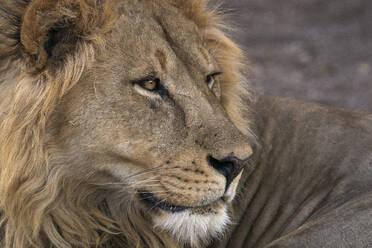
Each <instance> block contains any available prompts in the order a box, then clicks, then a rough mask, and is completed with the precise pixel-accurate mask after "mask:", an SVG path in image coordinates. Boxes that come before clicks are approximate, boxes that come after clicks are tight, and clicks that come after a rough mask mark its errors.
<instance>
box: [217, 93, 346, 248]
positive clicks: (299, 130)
mask: <svg viewBox="0 0 372 248" xmlns="http://www.w3.org/2000/svg"><path fill="white" fill-rule="evenodd" d="M279 101H280V100H278V102H277V100H275V99H273V98H258V101H257V105H256V109H254V111H255V112H256V113H258V115H257V119H256V126H257V130H256V133H257V134H258V137H259V142H260V148H256V150H255V154H254V156H253V158H252V160H251V161H250V163H249V164H248V165H247V168H246V169H245V174H244V175H243V177H242V181H241V193H240V195H238V196H237V199H236V200H235V202H234V211H235V218H236V220H235V223H238V224H237V225H236V226H234V227H233V228H232V229H233V230H232V231H231V233H230V234H229V235H228V236H227V237H226V239H225V240H223V241H222V242H219V245H218V246H217V247H234V248H237V247H255V248H258V247H262V246H264V245H265V244H267V243H268V242H270V241H272V240H273V239H274V238H276V237H278V236H280V235H283V234H286V233H288V232H290V231H293V230H294V229H295V228H297V227H299V226H300V225H302V224H303V223H304V222H305V221H306V220H307V219H308V218H310V217H311V216H312V215H313V214H314V212H315V209H317V208H319V206H320V205H323V204H325V203H326V202H327V200H328V199H329V197H330V196H331V194H333V193H332V192H333V191H332V190H333V188H332V187H331V186H330V185H336V184H337V183H336V182H335V181H337V180H339V179H340V177H341V176H339V175H336V174H335V173H334V170H333V168H334V167H333V165H332V163H327V156H326V155H325V154H324V153H323V151H322V149H323V148H322V147H315V146H308V145H307V144H311V142H310V143H308V140H310V139H314V138H316V139H319V138H322V136H321V135H322V134H321V133H317V131H316V130H317V127H316V126H312V124H311V123H310V122H311V119H309V121H307V120H306V119H307V118H309V116H307V115H308V113H306V111H309V115H310V117H311V114H310V113H311V111H312V109H311V107H312V105H309V106H299V107H294V104H293V103H291V102H286V101H283V100H281V101H283V102H279ZM243 244H244V245H243ZM213 247H216V245H213Z"/></svg>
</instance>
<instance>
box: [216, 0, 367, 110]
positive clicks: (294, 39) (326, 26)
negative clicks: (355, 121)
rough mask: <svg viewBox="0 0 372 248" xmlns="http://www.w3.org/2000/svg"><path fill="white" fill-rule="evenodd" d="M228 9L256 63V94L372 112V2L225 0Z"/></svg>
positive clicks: (253, 81) (252, 78) (237, 35)
mask: <svg viewBox="0 0 372 248" xmlns="http://www.w3.org/2000/svg"><path fill="white" fill-rule="evenodd" d="M215 2H217V1H215ZM222 8H223V9H224V10H226V11H227V13H228V15H229V18H228V19H229V20H230V22H231V23H232V24H233V26H235V27H236V28H237V31H236V32H234V34H232V36H233V38H234V39H235V40H237V41H238V42H239V43H240V44H241V45H242V46H243V47H244V49H245V51H246V54H247V56H248V58H249V60H250V61H251V62H252V64H253V67H252V74H251V75H250V81H251V84H252V87H253V89H254V90H255V91H258V92H261V93H265V94H269V95H277V96H284V97H291V98H297V99H302V100H306V101H315V102H320V103H325V104H330V105H334V106H340V107H346V108H351V109H357V110H363V111H369V112H372V1H371V0H225V1H224V3H223V4H222Z"/></svg>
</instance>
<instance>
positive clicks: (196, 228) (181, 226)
mask: <svg viewBox="0 0 372 248" xmlns="http://www.w3.org/2000/svg"><path fill="white" fill-rule="evenodd" d="M154 224H155V228H156V229H159V230H161V231H166V232H168V233H171V234H172V236H173V237H174V238H175V239H176V240H177V241H178V242H180V243H182V244H189V245H191V246H193V247H197V246H199V245H200V244H206V243H209V241H210V239H211V238H216V237H217V238H218V237H220V236H222V234H223V232H224V230H225V229H226V226H227V225H229V224H230V217H229V215H228V214H227V210H226V207H225V206H223V207H222V208H220V209H219V210H218V213H217V214H202V215H201V214H196V213H192V211H191V210H185V211H182V212H179V213H167V214H164V215H162V216H158V217H155V218H154Z"/></svg>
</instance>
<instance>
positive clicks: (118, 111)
mask: <svg viewBox="0 0 372 248" xmlns="http://www.w3.org/2000/svg"><path fill="white" fill-rule="evenodd" d="M26 2H27V3H26ZM26 2H25V1H20V0H14V1H7V2H6V4H5V3H4V4H5V5H4V7H2V8H1V10H0V11H1V13H0V14H1V15H2V16H4V18H3V17H2V18H0V40H1V41H4V42H3V43H4V49H2V50H1V51H0V63H1V64H4V65H6V67H7V68H8V72H9V73H8V72H7V73H3V71H4V70H1V74H0V91H1V92H3V94H2V96H3V97H5V98H6V99H5V100H2V101H1V102H0V108H1V111H0V136H1V137H2V139H1V140H0V157H1V160H0V163H1V164H0V165H1V166H0V168H1V171H0V172H1V173H0V174H1V181H0V182H1V183H0V191H1V192H0V193H1V194H2V200H1V201H0V207H1V209H0V210H1V212H2V214H3V219H4V220H6V221H3V220H2V221H1V222H2V223H10V224H9V225H6V233H8V234H9V235H8V237H7V240H8V241H7V246H6V247H13V246H12V245H14V246H17V247H18V246H19V247H29V246H30V247H31V246H34V245H35V244H36V246H38V247H51V246H53V247H54V246H56V247H70V246H73V247H88V246H89V247H90V246H94V245H95V246H97V247H100V246H101V245H102V244H103V243H104V242H106V241H107V240H114V239H115V240H117V239H118V240H119V242H121V244H123V243H124V244H128V246H134V245H137V246H138V245H139V246H142V247H143V246H149V247H160V246H164V245H165V244H167V245H166V246H171V247H174V246H175V245H170V244H171V243H172V244H176V243H177V242H179V243H178V244H181V243H187V244H189V245H191V246H198V245H200V244H205V243H206V242H207V241H208V239H209V238H210V237H214V236H216V235H218V234H219V233H221V232H222V231H223V230H224V227H225V226H226V225H227V224H228V223H229V213H228V206H229V203H230V202H231V201H232V199H233V198H234V196H235V193H236V188H237V184H238V181H239V178H240V176H241V174H242V171H243V169H244V164H245V160H246V159H247V158H248V157H249V156H250V155H251V153H252V150H251V146H250V143H249V141H248V137H246V136H245V135H243V134H242V132H244V129H245V128H247V125H245V124H244V125H242V123H243V122H239V121H238V120H241V119H240V115H239V114H237V112H236V111H235V110H234V109H236V108H234V107H233V106H237V105H238V104H235V105H234V103H237V102H238V99H237V97H236V96H237V95H238V94H236V93H237V92H238V91H239V90H237V89H238V85H239V83H240V80H239V78H240V68H241V66H240V63H239V61H240V56H241V54H240V50H239V49H238V48H237V47H236V46H235V45H234V43H232V42H231V41H230V40H229V39H228V38H227V37H226V36H225V35H224V34H223V32H221V31H220V30H219V29H218V27H219V26H218V20H217V19H218V18H217V16H216V15H214V14H212V13H211V12H208V11H207V10H206V9H205V4H206V3H205V1H202V0H185V1H183V0H156V1H155V0H154V1H137V0H133V1H120V0H117V1H114V0H113V1H95V0H80V1H77V0H58V1H57V0H32V1H26ZM5 48H6V49H5ZM4 92H5V93H4ZM238 93H239V92H238ZM232 120H233V121H232ZM237 126H239V129H238V128H237ZM247 129H248V128H247ZM15 196H16V197H15ZM31 196H32V197H31ZM29 199H31V200H29ZM11 223H17V224H16V225H11ZM13 227H15V229H12V228H13ZM118 230H119V233H121V234H122V237H118V235H115V234H116V233H117V231H118ZM77 233H78V234H79V235H77ZM110 235H112V237H111V236H110ZM119 236H120V235H119ZM170 237H171V238H170ZM175 241H176V242H175ZM31 243H32V245H31Z"/></svg>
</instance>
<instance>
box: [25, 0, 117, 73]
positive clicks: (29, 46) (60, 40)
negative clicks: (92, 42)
mask: <svg viewBox="0 0 372 248" xmlns="http://www.w3.org/2000/svg"><path fill="white" fill-rule="evenodd" d="M114 2H115V0H109V1H102V0H32V1H30V2H29V4H28V6H27V7H26V9H25V12H24V14H23V16H22V21H21V27H20V43H21V44H22V47H23V49H22V50H23V54H24V57H25V58H26V63H27V65H28V66H29V67H30V68H31V70H32V71H40V70H42V69H43V68H45V66H46V65H47V64H48V60H49V59H51V58H53V60H55V61H54V62H56V63H57V62H58V61H61V60H63V56H65V55H66V53H69V52H72V49H73V48H74V47H76V43H77V41H79V40H84V39H85V40H89V39H94V38H92V37H93V36H94V35H96V36H97V35H98V33H102V32H107V31H108V29H109V26H111V25H112V23H113V21H114V19H115V17H116V15H115V12H114V11H113V9H112V7H113V4H114Z"/></svg>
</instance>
